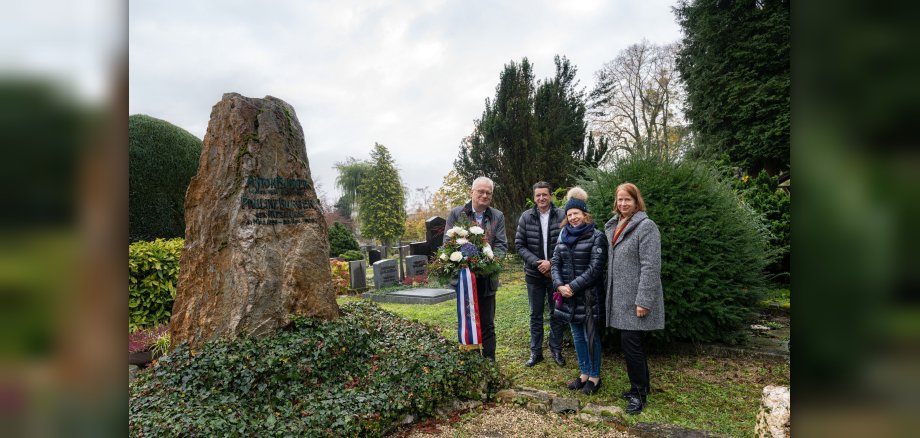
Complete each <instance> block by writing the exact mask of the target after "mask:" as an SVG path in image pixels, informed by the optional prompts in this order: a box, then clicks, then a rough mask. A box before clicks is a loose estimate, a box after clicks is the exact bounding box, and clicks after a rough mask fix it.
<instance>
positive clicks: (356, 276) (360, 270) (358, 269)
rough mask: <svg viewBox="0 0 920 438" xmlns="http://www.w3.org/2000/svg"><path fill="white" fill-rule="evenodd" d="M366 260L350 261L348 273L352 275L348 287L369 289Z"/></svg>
mask: <svg viewBox="0 0 920 438" xmlns="http://www.w3.org/2000/svg"><path fill="white" fill-rule="evenodd" d="M365 270H366V269H365V267H364V260H355V261H351V262H348V275H349V277H350V280H349V283H348V288H349V289H351V290H364V289H367V274H365Z"/></svg>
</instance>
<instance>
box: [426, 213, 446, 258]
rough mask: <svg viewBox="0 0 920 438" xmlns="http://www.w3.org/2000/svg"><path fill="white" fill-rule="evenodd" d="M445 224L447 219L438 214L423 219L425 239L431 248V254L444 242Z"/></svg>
mask: <svg viewBox="0 0 920 438" xmlns="http://www.w3.org/2000/svg"><path fill="white" fill-rule="evenodd" d="M446 225H447V220H445V219H444V218H442V217H440V216H433V217H431V218H428V220H426V221H425V240H426V241H427V242H428V248H430V249H431V253H432V254H434V252H435V251H436V250H437V249H438V248H440V247H441V245H443V244H444V227H445V226H446Z"/></svg>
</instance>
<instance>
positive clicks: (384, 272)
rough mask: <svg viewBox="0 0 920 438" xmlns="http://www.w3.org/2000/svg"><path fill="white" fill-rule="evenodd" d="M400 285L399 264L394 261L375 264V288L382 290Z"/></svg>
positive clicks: (381, 261)
mask: <svg viewBox="0 0 920 438" xmlns="http://www.w3.org/2000/svg"><path fill="white" fill-rule="evenodd" d="M396 283H399V262H397V261H396V260H393V259H384V260H380V261H378V262H377V263H374V288H375V289H382V288H385V287H387V286H392V285H394V284H396Z"/></svg>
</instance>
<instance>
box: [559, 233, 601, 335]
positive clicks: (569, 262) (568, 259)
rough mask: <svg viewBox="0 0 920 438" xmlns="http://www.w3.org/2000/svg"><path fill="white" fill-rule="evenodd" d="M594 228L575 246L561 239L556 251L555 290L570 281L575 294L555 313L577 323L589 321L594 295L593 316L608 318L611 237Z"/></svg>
mask: <svg viewBox="0 0 920 438" xmlns="http://www.w3.org/2000/svg"><path fill="white" fill-rule="evenodd" d="M593 231H594V233H593V234H586V235H585V236H583V237H582V238H581V239H579V240H578V241H576V242H575V244H574V245H573V247H572V248H570V247H569V245H566V244H565V243H564V242H559V243H558V244H556V251H555V252H554V253H553V261H552V263H553V267H552V271H553V289H554V290H555V289H557V288H558V287H559V286H562V285H565V284H568V285H569V287H571V288H572V291H573V292H574V293H575V294H574V295H573V296H572V297H571V298H565V299H563V300H562V305H561V306H560V307H558V308H556V310H555V311H554V312H555V314H556V316H557V317H561V318H563V319H564V320H565V321H569V322H574V323H576V324H581V323H583V322H584V321H585V316H586V315H587V312H586V309H585V298H586V295H591V298H590V302H591V303H592V304H591V316H592V319H593V320H594V321H595V322H596V321H604V318H603V311H604V309H605V307H604V298H605V296H606V291H605V290H604V274H605V272H606V270H607V240H606V238H605V237H604V233H602V232H601V231H600V230H597V229H594V230H593ZM588 293H590V294H588Z"/></svg>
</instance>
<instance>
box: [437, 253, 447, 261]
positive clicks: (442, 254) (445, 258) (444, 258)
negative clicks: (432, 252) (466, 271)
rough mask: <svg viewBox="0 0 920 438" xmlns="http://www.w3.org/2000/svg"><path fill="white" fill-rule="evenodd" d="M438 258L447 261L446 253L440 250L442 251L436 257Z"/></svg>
mask: <svg viewBox="0 0 920 438" xmlns="http://www.w3.org/2000/svg"><path fill="white" fill-rule="evenodd" d="M438 258H440V259H441V261H445V262H446V261H447V253H443V252H442V253H441V257H438Z"/></svg>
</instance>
